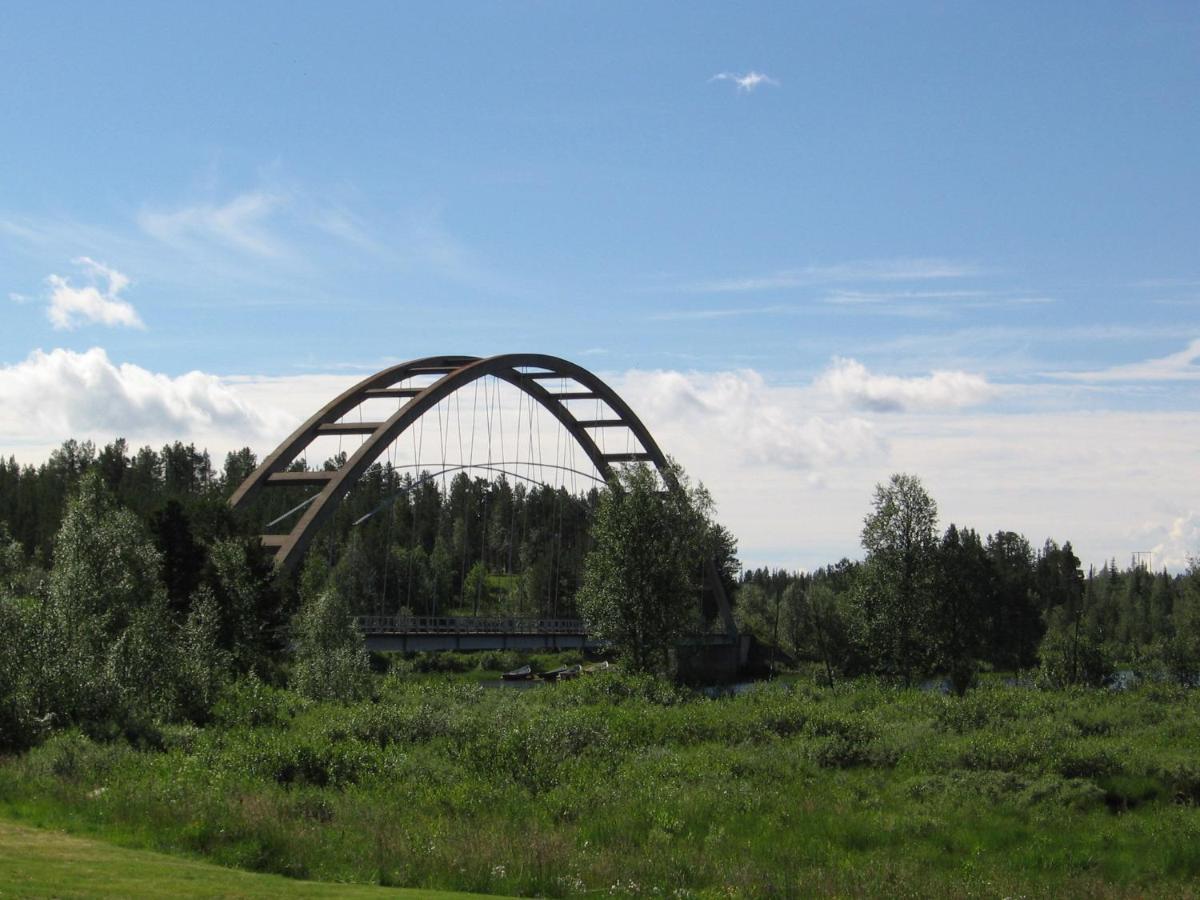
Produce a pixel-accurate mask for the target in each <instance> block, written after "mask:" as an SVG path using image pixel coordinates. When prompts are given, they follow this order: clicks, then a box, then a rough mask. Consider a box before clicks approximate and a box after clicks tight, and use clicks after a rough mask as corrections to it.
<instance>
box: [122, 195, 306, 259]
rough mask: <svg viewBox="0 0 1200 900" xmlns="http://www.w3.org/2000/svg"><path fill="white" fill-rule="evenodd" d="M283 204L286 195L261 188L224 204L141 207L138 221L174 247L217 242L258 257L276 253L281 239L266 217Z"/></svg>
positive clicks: (281, 252) (283, 249) (279, 251)
mask: <svg viewBox="0 0 1200 900" xmlns="http://www.w3.org/2000/svg"><path fill="white" fill-rule="evenodd" d="M284 205H286V198H284V197H283V196H281V195H278V194H272V193H267V192H265V191H251V192H249V193H244V194H239V195H238V196H236V197H234V198H233V199H232V200H230V201H229V202H227V203H224V204H219V205H218V204H208V203H200V204H195V205H193V206H185V207H182V208H180V209H176V210H171V211H165V212H164V211H153V210H143V211H142V212H141V213H139V215H138V225H139V226H140V227H141V229H142V230H143V231H144V232H146V233H147V234H148V235H150V236H151V237H154V238H156V239H157V240H159V241H162V242H163V243H165V244H169V245H171V246H173V247H176V248H181V249H188V248H192V249H195V248H197V247H200V246H203V245H205V244H219V245H223V246H225V247H230V248H233V249H235V250H238V251H240V252H242V253H247V254H250V255H252V256H260V257H278V256H282V255H284V254H285V252H286V247H285V245H284V243H283V242H282V241H281V240H280V239H279V238H278V237H277V236H276V235H275V234H273V233H272V232H271V230H270V229H268V228H267V221H268V220H269V219H270V218H271V217H272V216H273V215H274V214H275V213H276V212H278V211H279V210H280V209H281V208H282V207H283V206H284Z"/></svg>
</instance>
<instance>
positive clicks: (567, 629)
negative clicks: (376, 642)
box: [355, 616, 587, 637]
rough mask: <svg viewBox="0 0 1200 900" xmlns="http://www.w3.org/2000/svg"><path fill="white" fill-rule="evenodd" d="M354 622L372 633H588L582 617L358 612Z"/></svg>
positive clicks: (568, 634)
mask: <svg viewBox="0 0 1200 900" xmlns="http://www.w3.org/2000/svg"><path fill="white" fill-rule="evenodd" d="M355 624H357V625H358V627H359V629H360V630H361V631H362V633H363V634H365V635H368V636H371V635H425V634H446V635H456V634H461V635H471V634H486V635H567V636H572V637H582V636H584V635H586V634H587V629H586V628H585V627H584V624H583V620H582V619H530V618H518V617H505V618H496V617H484V616H358V617H357V618H356V619H355Z"/></svg>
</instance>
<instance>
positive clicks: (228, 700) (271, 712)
mask: <svg viewBox="0 0 1200 900" xmlns="http://www.w3.org/2000/svg"><path fill="white" fill-rule="evenodd" d="M298 699H299V698H297V697H296V695H295V694H292V693H289V692H287V691H283V690H280V689H279V688H274V687H271V686H270V685H269V684H266V683H264V682H263V681H262V680H261V679H259V677H258V676H257V675H255V674H254V673H253V672H251V673H250V674H249V675H247V676H246V677H245V678H240V679H238V680H237V681H235V682H233V683H232V684H230V685H228V686H227V687H225V688H224V689H223V690H222V691H221V693H220V695H219V696H218V698H217V701H216V703H215V704H214V705H213V720H214V722H216V724H218V725H221V726H225V727H234V726H238V725H242V726H247V727H251V728H257V727H259V726H263V725H281V724H283V723H284V722H285V721H287V720H288V719H289V718H291V717H292V716H294V715H295V713H296V711H297V710H298V709H299V706H300V704H299V703H298V702H297V700H298Z"/></svg>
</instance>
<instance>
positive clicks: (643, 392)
mask: <svg viewBox="0 0 1200 900" xmlns="http://www.w3.org/2000/svg"><path fill="white" fill-rule="evenodd" d="M621 393H622V394H623V395H625V396H627V398H628V399H630V402H631V403H633V405H634V407H635V408H636V409H644V410H645V411H646V415H647V416H649V417H650V418H651V419H653V420H655V421H656V422H659V423H663V424H664V425H665V427H667V428H668V429H671V431H672V432H678V438H677V440H678V441H679V442H680V443H683V442H685V441H686V442H689V443H690V442H694V441H695V440H697V439H699V440H701V441H704V442H711V441H716V440H720V441H724V442H726V443H727V444H728V445H729V446H733V447H737V448H738V452H739V455H740V456H741V457H742V458H743V459H744V460H747V461H750V462H753V463H761V464H766V465H771V466H780V467H782V468H787V469H802V470H807V471H812V472H816V471H818V470H821V469H825V468H828V467H831V466H838V465H843V464H846V463H849V462H859V461H861V460H863V459H866V458H868V457H873V456H880V455H882V454H883V453H884V452H885V451H886V442H885V441H884V440H883V439H882V437H881V436H880V435H879V433H878V432H877V431H876V429H875V427H874V426H873V425H872V424H871V423H870V422H868V421H867V420H865V419H862V418H860V417H858V416H848V417H847V416H837V417H825V416H820V415H814V414H811V413H810V414H805V413H803V412H802V411H801V410H799V409H798V408H796V407H795V406H794V405H793V402H792V401H793V398H792V397H791V396H790V395H787V394H780V393H779V392H778V391H776V390H773V389H772V388H771V386H770V385H768V384H767V382H766V380H765V379H764V378H763V377H762V375H760V374H759V373H758V372H755V371H754V370H752V369H743V370H740V371H734V372H716V373H711V374H709V373H700V372H686V373H685V372H677V371H666V370H659V371H650V372H643V371H632V372H627V373H625V374H624V375H623V376H622V385H621Z"/></svg>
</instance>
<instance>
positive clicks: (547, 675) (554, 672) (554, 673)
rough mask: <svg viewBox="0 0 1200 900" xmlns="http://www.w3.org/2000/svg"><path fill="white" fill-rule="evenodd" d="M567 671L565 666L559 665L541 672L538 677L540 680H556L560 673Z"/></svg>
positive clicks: (560, 675)
mask: <svg viewBox="0 0 1200 900" xmlns="http://www.w3.org/2000/svg"><path fill="white" fill-rule="evenodd" d="M565 671H567V667H566V666H559V667H558V668H557V669H551V670H550V671H549V672H542V673H541V674H540V675H538V678H540V679H542V681H558V679H559V678H560V677H562V674H563V673H564V672H565Z"/></svg>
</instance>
